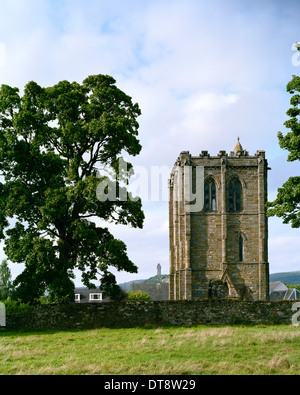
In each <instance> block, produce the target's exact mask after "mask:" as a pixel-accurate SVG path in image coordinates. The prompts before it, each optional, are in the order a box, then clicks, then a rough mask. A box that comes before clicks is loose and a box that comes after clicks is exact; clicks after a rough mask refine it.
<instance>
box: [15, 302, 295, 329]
mask: <svg viewBox="0 0 300 395" xmlns="http://www.w3.org/2000/svg"><path fill="white" fill-rule="evenodd" d="M294 303H295V302H294V301H280V302H267V301H248V302H246V301H244V302H242V301H236V300H228V299H227V300H198V301H196V300H189V301H159V302H120V303H101V304H81V305H80V304H70V305H62V306H58V305H42V306H39V307H37V308H35V309H34V310H33V311H32V312H31V313H29V314H24V315H8V316H7V328H8V329H28V330H32V329H34V330H35V329H46V328H47V329H51V328H53V329H71V328H72V329H74V328H80V329H85V328H86V329H88V328H101V327H111V328H128V327H138V326H145V325H155V326H164V325H178V326H179V325H201V324H204V325H229V324H243V323H244V324H291V323H292V317H293V315H294V314H295V312H294V311H293V310H292V306H293V305H294Z"/></svg>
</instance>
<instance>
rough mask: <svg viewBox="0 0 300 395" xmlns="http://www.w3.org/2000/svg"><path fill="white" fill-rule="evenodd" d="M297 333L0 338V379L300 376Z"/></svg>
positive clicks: (244, 329)
mask: <svg viewBox="0 0 300 395" xmlns="http://www.w3.org/2000/svg"><path fill="white" fill-rule="evenodd" d="M299 373H300V328H297V327H293V326H228V327H205V326H197V327H190V328H186V327H163V328H150V329H147V328H135V329H106V328H103V329H95V330H76V331H71V330H70V331H37V332H17V331H9V330H4V331H0V374H2V375H3V374H8V375H17V374H22V375H28V374H46V375H58V374H64V375H75V374H80V375H81V374H82V375H86V374H91V375H97V374H99V375H103V374H105V375H106V374H107V375H113V374H114V375H126V374H132V375H147V374H153V375H156V374H160V375H161V374H163V375H170V374H171V375H187V374H189V375H202V374H211V375H215V374H247V375H254V374H268V375H276V374H299Z"/></svg>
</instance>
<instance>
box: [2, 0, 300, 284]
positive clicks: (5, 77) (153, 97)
mask: <svg viewBox="0 0 300 395" xmlns="http://www.w3.org/2000/svg"><path fill="white" fill-rule="evenodd" d="M299 8H300V7H299V2H294V1H292V0H287V1H285V2H284V3H281V2H277V1H266V2H263V4H262V2H261V1H253V0H251V1H248V0H245V1H244V2H237V1H233V0H228V1H226V4H225V2H224V1H223V0H222V1H221V0H212V1H210V2H207V1H203V0H159V1H158V0H153V1H151V2H149V1H143V0H130V1H129V0H126V1H124V0H122V1H121V0H111V1H109V2H108V1H104V0H86V1H85V2H83V1H81V0H62V1H57V0H53V1H51V2H49V1H48V0H27V1H26V2H25V1H20V0H2V1H1V15H0V40H1V42H4V43H5V54H6V60H5V65H2V67H1V69H0V84H2V83H6V84H9V85H14V86H18V87H19V88H21V89H22V87H23V86H24V84H26V83H27V82H28V81H29V80H35V81H37V82H38V83H40V84H41V85H44V86H47V85H52V84H54V83H56V82H58V81H60V80H62V79H68V80H71V81H73V80H76V81H78V82H81V81H82V80H83V79H84V78H86V77H87V76H88V75H90V74H98V73H102V74H106V73H107V74H111V75H113V76H114V77H115V78H116V79H117V85H118V86H119V87H120V88H121V89H123V90H124V91H125V92H126V93H128V94H129V95H131V96H132V97H133V100H134V101H135V102H138V103H139V104H140V107H141V109H142V113H143V115H142V117H141V118H140V119H139V122H140V139H141V144H142V146H143V150H142V152H141V155H139V157H137V158H134V159H133V162H134V163H136V164H139V165H142V166H146V167H150V166H154V165H156V166H168V167H171V166H172V165H173V163H174V162H175V160H176V159H177V156H178V154H179V153H180V152H181V151H183V150H189V151H191V153H192V154H193V155H197V154H199V152H200V151H201V150H208V151H209V152H210V153H211V154H217V153H218V152H219V150H221V149H222V150H223V149H225V150H227V151H228V152H229V151H231V150H232V149H233V148H234V145H235V143H236V138H237V136H238V135H239V136H240V138H241V143H242V144H243V146H244V147H245V148H246V149H248V150H249V152H250V154H253V153H255V152H256V150H257V149H266V151H267V157H268V158H269V160H270V162H272V161H273V162H274V163H279V162H277V158H278V155H279V154H278V142H277V138H276V134H277V131H278V130H283V127H282V124H283V122H284V121H285V119H286V115H285V112H286V110H287V109H288V107H289V104H288V101H289V99H290V98H289V97H288V95H287V93H286V92H285V85H286V84H287V82H288V81H289V80H290V79H291V75H292V74H295V73H296V72H297V71H295V66H293V64H292V60H291V55H292V52H291V45H292V43H294V42H295V40H298V39H299V37H298V36H297V35H299V23H298V19H297V15H298V14H299ZM2 63H3V61H2ZM0 65H1V46H0ZM280 163H281V165H280V169H278V168H275V167H276V166H274V168H275V170H274V171H273V172H272V171H271V172H270V174H269V183H270V186H271V188H272V190H274V189H275V187H276V186H277V185H278V182H277V179H278V178H277V175H278V171H280V174H281V177H282V179H284V178H287V173H288V172H289V171H290V168H289V167H288V166H287V164H286V163H285V161H284V160H281V159H280ZM276 169H277V170H276ZM284 169H286V170H284ZM274 180H276V182H275V181H274ZM278 186H279V185H278ZM145 212H146V218H147V220H146V224H145V229H144V230H142V231H139V230H132V231H131V230H130V231H127V230H126V229H123V228H116V229H114V231H115V232H116V234H117V235H120V238H121V239H122V238H123V239H124V241H125V242H127V244H128V250H129V252H130V254H131V256H133V258H132V259H134V260H136V262H137V264H138V266H139V267H140V268H141V272H142V273H145V274H146V273H149V271H150V267H151V271H152V265H154V266H155V265H156V264H157V261H160V260H162V261H163V262H166V261H167V259H168V239H167V235H166V234H165V231H166V226H165V224H166V223H165V221H166V218H167V207H166V206H165V205H164V204H162V205H159V204H153V205H151V204H147V205H145ZM281 226H282V225H281ZM118 229H119V230H118ZM157 229H160V232H157ZM280 229H281V232H282V236H285V235H286V234H287V231H286V229H287V228H286V227H280ZM286 237H289V236H286ZM293 245H294V244H293ZM273 246H274V247H276V244H274V245H272V248H273ZM275 255H276V254H273V255H271V257H272V259H273V257H274V258H275ZM160 257H161V258H160ZM289 259H290V262H291V263H292V262H294V261H293V258H292V257H291V256H290V255H289ZM163 262H161V263H163ZM141 275H142V274H141ZM142 277H144V276H143V275H142Z"/></svg>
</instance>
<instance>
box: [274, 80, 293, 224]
mask: <svg viewBox="0 0 300 395" xmlns="http://www.w3.org/2000/svg"><path fill="white" fill-rule="evenodd" d="M287 91H288V92H289V93H290V94H292V95H293V96H292V98H291V101H290V103H291V108H290V109H289V110H288V111H287V115H288V116H289V117H290V118H289V119H288V120H287V121H286V122H285V123H284V125H285V126H286V127H287V128H288V129H290V131H289V132H287V133H286V135H283V134H282V132H279V133H278V139H279V145H280V147H281V148H283V149H286V150H287V151H288V152H289V155H288V158H287V160H288V161H289V162H292V161H299V160H300V94H299V93H300V77H299V76H295V75H294V76H293V79H292V80H291V81H290V82H289V83H288V85H287ZM268 216H277V217H281V218H282V219H283V223H285V224H287V223H290V224H291V226H292V227H293V228H299V227H300V176H296V177H290V178H289V179H288V180H287V181H286V182H285V183H284V184H283V186H282V187H281V188H279V189H278V194H277V198H276V199H275V200H274V202H270V203H268Z"/></svg>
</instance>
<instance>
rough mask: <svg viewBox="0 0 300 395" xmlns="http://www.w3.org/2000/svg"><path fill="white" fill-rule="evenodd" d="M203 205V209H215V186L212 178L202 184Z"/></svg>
mask: <svg viewBox="0 0 300 395" xmlns="http://www.w3.org/2000/svg"><path fill="white" fill-rule="evenodd" d="M204 207H205V211H217V188H216V183H215V181H214V180H213V179H212V178H209V179H208V180H207V181H206V182H205V184H204Z"/></svg>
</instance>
